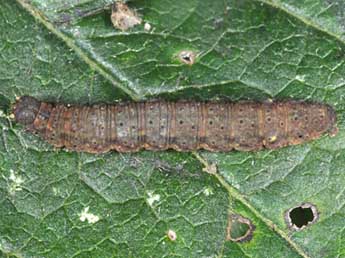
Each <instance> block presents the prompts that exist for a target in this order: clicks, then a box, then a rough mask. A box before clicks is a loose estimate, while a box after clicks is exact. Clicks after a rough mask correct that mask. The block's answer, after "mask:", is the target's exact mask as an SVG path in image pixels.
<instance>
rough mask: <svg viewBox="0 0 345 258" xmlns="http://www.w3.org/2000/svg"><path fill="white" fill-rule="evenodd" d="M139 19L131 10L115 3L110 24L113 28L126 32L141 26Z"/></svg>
mask: <svg viewBox="0 0 345 258" xmlns="http://www.w3.org/2000/svg"><path fill="white" fill-rule="evenodd" d="M141 21H142V20H141V18H140V17H139V16H138V14H137V13H136V12H135V11H134V10H131V9H130V8H129V7H128V6H127V5H126V4H125V3H122V2H115V3H114V5H113V7H112V14H111V22H112V23H113V25H114V27H115V28H117V29H120V30H122V31H126V30H128V29H130V28H132V27H134V26H136V25H138V24H141Z"/></svg>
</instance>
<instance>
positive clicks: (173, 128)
mask: <svg viewBox="0 0 345 258" xmlns="http://www.w3.org/2000/svg"><path fill="white" fill-rule="evenodd" d="M13 112H14V116H15V120H16V121H17V122H18V123H21V124H23V125H25V127H26V129H27V130H29V131H31V132H34V133H36V134H39V135H40V136H41V137H42V138H43V139H45V140H46V141H48V142H49V143H51V144H52V145H54V146H55V147H65V148H66V149H69V150H75V151H84V152H91V153H102V152H107V151H109V150H116V151H118V152H135V151H138V150H140V149H147V150H166V149H175V150H178V151H192V150H197V149H201V148H203V149H206V150H210V151H230V150H233V149H236V150H240V151H253V150H260V149H263V148H267V149H276V148H280V147H284V146H287V145H294V144H300V143H303V142H306V141H310V140H313V139H317V138H319V137H320V136H321V135H323V134H325V133H329V134H330V135H335V134H336V132H337V128H336V114H335V112H334V110H333V109H332V108H331V107H330V106H328V105H324V104H318V103H306V102H300V101H283V102H263V103H259V102H252V101H242V102H237V103H231V102H194V101H184V102H182V101H181V102H165V101H149V102H132V103H122V104H115V105H94V106H77V105H76V106H69V105H63V104H53V103H46V102H40V101H38V100H36V99H34V98H32V97H28V96H24V97H21V98H19V99H18V100H17V102H16V104H15V106H14V109H13Z"/></svg>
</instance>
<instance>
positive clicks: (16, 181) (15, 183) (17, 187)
mask: <svg viewBox="0 0 345 258" xmlns="http://www.w3.org/2000/svg"><path fill="white" fill-rule="evenodd" d="M9 180H10V181H11V182H10V184H9V188H8V191H9V193H10V194H14V193H15V192H18V191H21V190H22V187H21V185H22V184H23V183H24V179H23V178H21V177H20V176H18V175H16V174H15V173H14V171H13V170H12V169H11V170H10V177H9Z"/></svg>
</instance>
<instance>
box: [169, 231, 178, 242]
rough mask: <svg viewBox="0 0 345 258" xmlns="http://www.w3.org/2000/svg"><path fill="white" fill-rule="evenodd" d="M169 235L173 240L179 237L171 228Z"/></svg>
mask: <svg viewBox="0 0 345 258" xmlns="http://www.w3.org/2000/svg"><path fill="white" fill-rule="evenodd" d="M167 236H168V237H169V239H170V240H171V241H176V239H177V235H176V232H175V231H174V230H171V229H169V230H168V232H167Z"/></svg>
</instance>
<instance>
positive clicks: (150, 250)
mask: <svg viewBox="0 0 345 258" xmlns="http://www.w3.org/2000/svg"><path fill="white" fill-rule="evenodd" d="M111 4H112V1H110V0H94V1H91V0H81V1H79V0H78V1H77V0H70V1H57V0H49V1H46V0H17V1H11V0H3V1H1V2H0V15H1V19H0V60H1V62H0V82H1V86H0V109H1V110H0V127H1V129H2V130H1V131H0V252H2V255H3V256H4V257H236V258H237V257H343V256H345V249H344V246H345V241H344V232H345V231H344V215H345V208H344V199H345V196H344V185H345V174H344V169H343V164H344V162H345V148H344V146H345V144H344V143H345V133H344V125H345V120H344V118H345V116H344V110H345V101H344V99H345V98H344V95H345V92H344V82H345V81H344V72H345V65H344V61H343V59H344V27H343V20H344V12H343V11H342V10H343V9H344V8H343V7H344V4H343V2H342V1H321V0H316V1H314V0H313V1H311V0H306V1H298V0H260V1H250V0H245V1H235V0H226V1H223V0H215V1H202V0H191V1H178V2H176V1H171V0H154V1H144V0H138V1H129V2H128V5H129V7H130V8H132V9H135V10H136V11H137V13H138V15H139V16H140V17H141V19H142V23H141V24H140V25H137V26H135V27H133V28H131V29H129V30H127V31H120V30H118V29H116V28H114V26H113V25H112V23H111V20H110V14H111V10H110V6H111ZM145 24H146V26H145ZM147 24H149V25H150V26H148V25H147ZM145 27H146V28H145ZM148 27H150V29H149V30H148V29H147V28H148ZM185 50H188V51H193V52H194V53H195V54H196V60H195V63H194V64H193V65H186V64H184V63H182V62H180V61H179V59H178V55H179V53H180V52H181V51H185ZM25 94H28V95H32V96H36V97H38V98H39V99H41V100H47V101H63V102H65V103H79V104H87V103H99V102H107V103H114V102H115V101H120V100H139V99H145V98H149V97H153V98H156V97H160V98H167V99H179V98H193V99H214V98H227V99H231V100H238V99H254V100H264V99H266V98H273V97H274V98H278V99H280V98H297V99H303V100H313V101H321V102H325V103H329V104H331V105H332V106H334V107H335V109H336V111H337V116H338V120H339V122H338V127H339V129H340V131H339V133H338V135H337V136H336V137H334V138H330V137H328V136H325V137H323V138H322V139H320V140H317V141H314V142H311V143H308V144H304V145H299V146H294V147H288V148H283V149H280V150H277V151H260V152H256V153H242V152H229V153H209V152H206V151H201V152H200V153H177V152H175V151H167V152H158V153H152V152H148V151H142V152H140V153H136V154H119V153H116V152H111V153H108V154H104V155H90V154H82V153H73V152H67V151H65V150H55V149H53V148H52V147H51V146H49V145H48V144H46V143H45V142H43V141H42V140H40V139H39V138H37V137H35V136H32V135H29V134H27V133H25V132H24V131H23V128H22V127H20V126H19V125H15V124H12V121H11V119H10V118H9V116H8V115H9V113H10V103H13V101H14V99H15V97H16V96H21V95H25ZM212 163H214V164H216V165H217V171H216V174H208V173H206V172H214V171H212V170H211V169H210V168H211V164H212ZM304 202H309V203H312V204H314V205H315V206H316V208H317V210H318V212H319V219H318V220H317V221H316V222H315V223H314V224H312V225H309V226H308V227H307V228H306V229H304V230H301V231H292V230H291V229H289V228H288V227H287V225H286V222H285V219H284V216H285V213H286V211H288V210H289V209H290V208H293V207H296V206H297V205H300V204H301V203H304ZM229 214H238V215H240V216H242V217H244V218H247V219H249V220H250V221H251V222H252V224H253V225H254V226H255V230H254V232H253V238H252V239H251V240H249V241H247V242H232V241H227V240H226V239H227V238H226V234H227V227H228V226H229V225H230V224H228V215H229ZM169 230H171V231H173V232H175V233H176V240H171V239H169V236H168V231H169Z"/></svg>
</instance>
